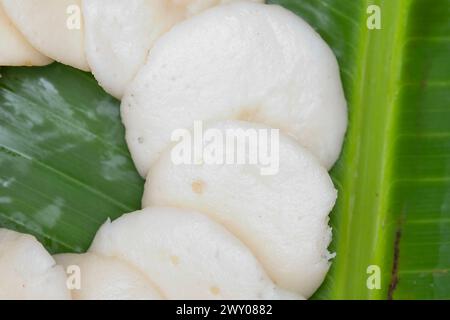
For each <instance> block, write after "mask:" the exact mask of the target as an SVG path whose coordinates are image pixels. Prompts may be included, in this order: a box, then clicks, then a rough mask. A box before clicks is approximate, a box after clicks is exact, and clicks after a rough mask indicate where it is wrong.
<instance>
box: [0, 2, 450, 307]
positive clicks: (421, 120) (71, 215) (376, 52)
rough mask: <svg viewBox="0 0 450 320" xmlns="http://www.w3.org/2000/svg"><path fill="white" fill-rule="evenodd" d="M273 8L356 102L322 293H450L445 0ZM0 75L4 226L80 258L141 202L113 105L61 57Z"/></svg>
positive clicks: (335, 173)
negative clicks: (327, 53)
mask: <svg viewBox="0 0 450 320" xmlns="http://www.w3.org/2000/svg"><path fill="white" fill-rule="evenodd" d="M269 2H271V3H277V4H281V5H283V6H285V7H286V8H288V9H290V10H292V11H293V12H295V13H296V14H298V15H299V16H301V17H303V18H304V19H305V20H307V21H308V22H309V23H310V24H311V25H312V26H313V27H314V28H315V29H316V30H317V31H318V32H319V33H320V34H321V36H322V37H323V38H324V39H325V40H326V41H327V43H328V44H329V45H330V46H331V47H332V49H333V50H334V52H335V54H336V56H337V58H338V61H339V64H340V67H341V75H342V80H343V83H344V89H345V93H346V97H347V100H348V103H349V120H350V121H349V122H350V123H349V129H348V133H347V137H346V141H345V145H344V149H343V152H342V155H341V158H340V160H339V161H338V163H337V164H336V165H335V167H334V168H333V170H332V172H331V174H332V177H333V180H334V182H335V185H336V187H337V188H338V190H339V198H338V202H337V204H336V207H335V209H334V211H333V212H332V214H331V224H332V226H333V232H334V238H333V242H332V245H331V249H332V250H334V251H335V252H336V253H337V256H336V258H335V259H334V262H333V264H332V267H331V270H330V272H329V273H328V275H327V278H326V280H325V282H324V284H323V285H322V287H321V288H320V289H319V291H318V292H317V293H316V295H315V296H314V298H317V299H435V298H439V299H445V298H450V272H449V269H450V0H373V1H372V0H279V1H269ZM370 5H377V6H378V8H379V9H380V13H381V15H380V21H381V29H371V28H369V27H368V19H369V20H370V19H371V17H373V14H374V11H371V9H372V7H369V6H370ZM368 8H369V10H368ZM0 73H1V78H0V227H6V228H10V229H15V230H18V231H21V232H27V233H32V234H34V235H36V236H37V238H38V239H39V240H40V241H42V242H43V243H44V245H45V246H46V248H47V249H48V250H49V251H50V252H52V253H58V252H82V251H84V250H86V249H87V247H88V246H89V244H90V241H91V240H92V238H93V236H94V235H95V232H96V230H97V229H98V228H99V226H100V225H101V224H102V223H103V222H104V221H105V220H106V219H107V218H111V219H114V218H116V217H119V216H120V215H121V214H123V213H125V212H130V211H134V210H136V209H139V207H140V197H141V194H142V189H143V181H142V179H141V178H140V177H139V176H138V175H137V173H136V171H135V169H134V166H133V163H132V161H131V158H130V155H129V152H128V150H127V147H126V144H125V142H124V129H123V127H122V125H121V122H120V117H119V102H118V101H116V100H115V99H113V98H111V97H110V96H108V95H107V94H106V93H104V92H103V91H102V89H101V88H99V87H98V85H97V82H96V81H95V80H94V79H93V77H92V76H91V75H90V74H87V73H83V72H81V71H78V70H74V69H72V68H70V67H67V66H62V65H60V64H56V63H55V64H53V65H50V66H47V67H42V68H11V67H4V68H1V69H0ZM373 268H375V269H373ZM374 270H375V271H374ZM378 270H379V271H380V278H379V279H380V283H379V285H380V286H377V285H375V286H373V284H374V283H377V282H376V280H374V279H377V278H376V276H377V272H378ZM374 276H375V278H374ZM373 281H375V282H373Z"/></svg>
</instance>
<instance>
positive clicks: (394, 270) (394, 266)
mask: <svg viewBox="0 0 450 320" xmlns="http://www.w3.org/2000/svg"><path fill="white" fill-rule="evenodd" d="M401 238H402V221H399V224H398V227H397V231H396V232H395V240H394V261H393V263H392V271H391V281H390V283H389V289H388V300H393V297H394V291H395V289H396V288H397V284H398V280H399V278H398V263H399V258H400V240H401Z"/></svg>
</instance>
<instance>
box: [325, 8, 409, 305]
mask: <svg viewBox="0 0 450 320" xmlns="http://www.w3.org/2000/svg"><path fill="white" fill-rule="evenodd" d="M410 3H411V0H396V1H391V0H379V1H370V0H366V1H365V5H364V6H363V8H362V19H361V25H362V26H363V27H362V29H361V33H360V36H359V39H360V41H359V43H360V46H359V49H358V53H357V55H356V56H357V57H359V60H358V61H357V64H356V67H355V71H356V78H355V81H354V82H353V83H352V85H353V88H351V89H352V90H348V92H352V93H353V94H352V95H351V96H350V97H349V104H350V105H351V106H352V113H353V117H354V118H353V121H352V122H351V123H352V125H353V127H351V128H349V132H348V137H347V140H348V141H352V142H353V145H351V146H349V147H348V150H347V152H348V153H349V154H348V157H349V159H354V161H356V163H355V168H353V169H352V170H345V174H344V176H343V177H342V180H341V183H342V185H343V187H344V188H345V192H346V194H349V195H352V194H355V193H357V191H358V190H360V189H361V187H366V186H367V187H368V188H367V189H364V190H363V192H359V195H360V196H359V197H357V198H356V199H355V200H354V202H353V203H352V202H351V200H349V199H346V201H342V202H340V203H339V202H338V206H339V205H340V208H339V212H340V214H341V219H342V220H341V222H340V224H341V228H342V229H343V228H345V229H346V232H342V229H341V232H340V238H339V241H338V242H337V243H336V252H337V254H338V256H339V255H341V259H338V260H337V261H336V262H337V263H336V266H335V268H336V270H335V273H336V276H335V277H334V279H335V285H334V287H333V288H332V295H333V296H334V297H335V298H353V299H355V298H358V299H362V298H369V299H385V298H386V297H387V290H388V286H389V282H390V272H391V269H392V256H393V242H394V240H393V239H394V233H395V232H394V230H395V222H392V220H393V217H389V212H388V210H387V209H388V203H389V199H390V192H389V189H390V179H389V178H390V177H391V175H392V173H391V167H390V156H389V155H390V154H392V150H393V145H394V141H395V139H393V137H392V132H394V127H395V125H396V114H397V109H398V107H397V106H398V103H397V93H398V90H399V88H400V86H399V84H400V79H401V73H402V56H403V43H402V39H404V36H405V31H406V25H407V18H408V11H409V6H410ZM371 4H377V5H379V6H380V8H381V19H382V29H383V28H384V26H383V24H386V23H387V21H389V26H390V30H389V31H390V32H389V33H388V34H384V33H383V30H369V29H368V28H367V27H366V23H365V22H366V19H367V17H368V15H367V13H366V8H367V7H368V6H369V5H371ZM383 34H384V36H383ZM380 42H382V43H381V45H380ZM386 49H388V50H386ZM387 62H388V63H387ZM380 66H381V67H380ZM373 79H375V80H378V82H377V83H375V85H374V86H371V85H370V84H371V81H372V80H373ZM377 116H379V117H377ZM368 118H369V119H371V120H374V121H365V120H367V119H368ZM375 120H379V121H375ZM363 126H364V127H363ZM374 137H377V140H378V141H377V142H376V143H373V138H374ZM365 148H366V149H365ZM369 163H371V164H374V163H375V164H378V166H377V167H375V168H374V167H373V166H371V167H369V166H368V164H369ZM355 172H358V173H359V175H360V176H358V177H356V178H355V176H354V173H355ZM393 223H394V224H393ZM367 234H369V236H367ZM370 235H372V236H370ZM367 239H371V240H370V241H371V244H370V246H369V244H368V243H366V242H367ZM364 248H371V250H366V252H361V251H360V250H358V249H364ZM355 250H356V251H357V252H352V251H355ZM353 258H355V259H353ZM371 264H375V265H379V266H380V267H381V269H382V275H383V278H382V290H372V291H371V290H368V289H367V288H366V287H365V286H364V288H362V287H361V284H365V283H366V281H365V279H366V278H367V274H366V272H365V271H366V270H365V268H367V267H368V266H369V265H371Z"/></svg>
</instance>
